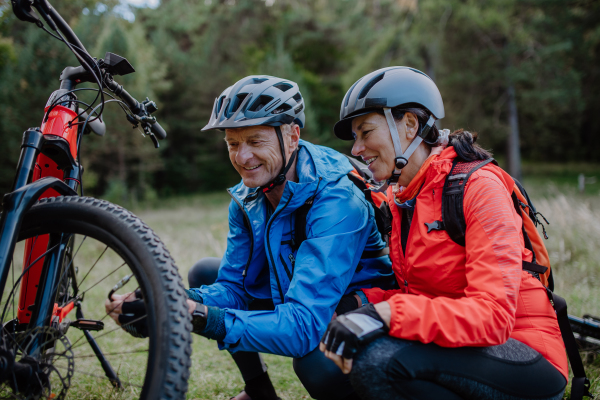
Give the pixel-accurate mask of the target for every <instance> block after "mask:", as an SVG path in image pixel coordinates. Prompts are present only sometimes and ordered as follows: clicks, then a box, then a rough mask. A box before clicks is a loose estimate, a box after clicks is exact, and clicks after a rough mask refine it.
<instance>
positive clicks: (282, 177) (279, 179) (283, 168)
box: [260, 126, 298, 193]
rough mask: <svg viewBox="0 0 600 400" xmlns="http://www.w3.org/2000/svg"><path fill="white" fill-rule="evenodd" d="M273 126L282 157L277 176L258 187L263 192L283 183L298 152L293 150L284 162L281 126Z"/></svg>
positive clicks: (267, 191)
mask: <svg viewBox="0 0 600 400" xmlns="http://www.w3.org/2000/svg"><path fill="white" fill-rule="evenodd" d="M274 128H275V133H276V134H277V139H278V140H279V148H280V149H281V155H282V157H283V165H282V166H281V171H280V172H279V175H277V177H275V179H273V180H272V181H271V182H269V183H268V184H266V185H264V186H261V187H260V188H261V189H262V191H263V193H269V192H270V191H271V190H273V189H275V187H277V186H279V185H282V184H283V183H285V181H286V179H287V178H286V176H285V175H286V174H287V173H288V171H289V170H290V168H291V167H292V164H293V163H294V160H295V159H296V154H297V153H298V149H296V150H294V152H293V153H292V155H291V157H290V160H289V161H288V162H287V164H286V162H285V144H284V142H283V134H282V133H281V128H280V127H279V126H275V127H274Z"/></svg>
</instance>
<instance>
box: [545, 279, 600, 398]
mask: <svg viewBox="0 0 600 400" xmlns="http://www.w3.org/2000/svg"><path fill="white" fill-rule="evenodd" d="M546 293H547V294H548V299H549V300H550V303H551V304H552V307H554V310H555V311H556V319H557V321H558V327H559V328H560V333H561V335H562V338H563V342H564V343H565V349H566V350H567V356H568V357H569V364H571V371H572V372H573V380H572V381H571V400H582V399H583V397H584V396H586V397H590V398H592V399H593V398H594V396H593V395H592V394H591V393H590V380H589V379H588V377H587V376H586V374H585V368H584V367H583V362H582V361H581V355H580V354H579V347H578V346H577V342H576V341H575V335H573V329H572V328H571V324H570V323H569V315H568V313H567V302H566V301H565V299H563V298H562V297H560V296H558V295H557V294H554V293H552V291H551V290H550V289H548V288H546Z"/></svg>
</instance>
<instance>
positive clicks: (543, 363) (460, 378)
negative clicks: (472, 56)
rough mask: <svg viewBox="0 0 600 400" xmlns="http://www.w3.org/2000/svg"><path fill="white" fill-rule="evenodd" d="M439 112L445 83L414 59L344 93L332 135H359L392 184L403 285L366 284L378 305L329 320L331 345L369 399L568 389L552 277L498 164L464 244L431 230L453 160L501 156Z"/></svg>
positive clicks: (468, 203) (471, 202)
mask: <svg viewBox="0 0 600 400" xmlns="http://www.w3.org/2000/svg"><path fill="white" fill-rule="evenodd" d="M443 117H444V106H443V103H442V98H441V95H440V93H439V91H438V89H437V87H436V86H435V84H434V83H433V81H432V80H431V79H430V78H429V77H428V76H426V75H425V74H423V73H422V72H420V71H417V70H415V69H411V68H406V67H390V68H385V69H381V70H378V71H375V72H373V73H371V74H369V75H366V76H365V77H363V78H361V79H360V80H359V81H358V82H357V83H355V84H354V86H352V88H350V90H349V91H348V93H347V94H346V96H345V98H344V100H343V102H342V110H341V120H340V121H339V122H338V123H337V124H336V126H335V133H336V135H337V136H338V137H339V138H341V139H346V140H351V139H354V141H355V142H354V146H353V148H352V154H354V155H355V156H360V157H362V159H363V160H364V161H365V162H366V163H367V164H368V165H369V169H370V170H371V172H372V173H373V176H374V178H375V179H376V180H380V181H381V180H386V179H388V180H391V181H392V182H395V183H394V185H393V186H392V187H390V189H389V190H388V202H389V204H390V205H391V209H392V214H393V228H392V236H391V239H390V256H391V258H392V264H393V268H394V272H395V274H396V278H397V281H398V283H399V286H400V289H397V290H389V291H384V290H381V289H364V290H363V292H364V295H365V296H366V298H364V300H366V301H365V303H366V302H367V301H368V304H366V306H365V307H361V308H359V309H357V310H356V311H353V312H351V313H347V314H344V315H342V316H340V317H338V318H337V319H336V320H335V321H332V322H331V323H330V325H329V327H328V330H327V332H326V333H325V335H324V336H323V339H322V343H321V345H320V347H321V350H322V351H324V352H325V355H326V356H327V357H329V358H331V359H332V360H333V361H335V362H336V364H337V365H338V366H339V367H340V368H341V369H342V371H343V372H344V373H349V372H352V373H351V376H350V378H351V381H352V384H353V386H354V387H355V389H356V390H357V392H358V393H359V394H360V396H361V397H362V398H364V399H378V400H385V399H405V398H406V399H560V398H562V395H563V392H564V389H565V386H566V382H567V381H566V377H567V374H568V369H567V358H566V355H565V351H564V344H563V342H562V337H561V334H560V330H559V327H558V324H557V321H556V315H555V312H554V310H553V308H552V305H551V304H550V302H549V301H548V298H547V295H546V291H545V288H544V286H543V285H542V284H541V283H540V281H539V280H538V279H537V278H536V277H535V276H533V275H532V274H530V273H528V272H526V271H524V270H523V269H522V261H523V260H525V261H531V260H532V253H531V252H530V251H529V250H527V249H526V248H525V246H524V240H523V234H522V231H521V227H522V220H521V217H520V216H519V215H518V214H517V213H516V211H515V209H514V206H513V203H512V200H511V196H510V193H511V192H512V190H513V185H514V181H513V180H512V178H511V177H510V176H509V175H508V174H506V173H505V172H504V171H503V170H501V169H500V168H498V167H497V166H495V165H494V164H492V163H488V164H486V165H485V166H484V167H482V168H480V169H478V170H477V171H476V172H474V173H473V174H472V175H471V176H470V178H468V181H467V183H466V186H465V189H464V199H463V208H464V218H465V221H466V233H465V246H464V247H463V246H460V245H458V244H457V243H455V242H454V241H452V240H451V239H450V237H449V236H448V234H447V233H446V232H445V231H444V230H443V227H442V229H440V227H439V226H438V227H435V226H434V228H433V229H432V226H433V225H432V223H433V222H435V221H441V220H442V210H441V204H442V189H443V186H444V182H445V179H446V177H447V175H448V174H449V173H450V171H451V169H452V166H453V161H461V162H482V161H481V160H486V159H489V158H491V155H490V153H488V152H487V151H485V150H483V149H482V148H481V147H479V146H477V145H476V144H474V142H475V140H476V138H477V136H476V134H471V133H469V132H466V131H462V130H459V131H456V132H454V133H452V134H451V135H450V136H449V138H448V139H449V140H448V139H446V137H445V135H444V134H441V133H440V132H439V131H438V130H437V128H436V127H435V124H434V122H435V119H439V118H443ZM446 134H447V133H446ZM447 140H448V142H447V143H448V147H447V148H445V149H443V145H444V144H445V143H444V142H446V141H447ZM403 149H405V151H403ZM459 165H461V164H459ZM463 165H464V164H463ZM453 174H456V171H455V172H453Z"/></svg>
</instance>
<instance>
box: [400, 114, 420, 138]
mask: <svg viewBox="0 0 600 400" xmlns="http://www.w3.org/2000/svg"><path fill="white" fill-rule="evenodd" d="M402 122H403V123H404V125H405V126H406V139H408V140H409V141H411V140H413V139H414V138H415V136H417V134H418V133H419V120H418V119H417V116H416V115H415V114H413V113H411V112H407V113H406V114H404V118H402Z"/></svg>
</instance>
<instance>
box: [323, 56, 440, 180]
mask: <svg viewBox="0 0 600 400" xmlns="http://www.w3.org/2000/svg"><path fill="white" fill-rule="evenodd" d="M398 106H406V107H411V106H412V107H420V108H425V109H426V110H427V111H428V112H429V113H430V114H431V116H430V118H429V120H428V121H427V123H426V124H425V126H423V127H421V132H419V135H417V137H415V139H414V140H413V141H412V142H411V144H410V145H409V146H408V148H407V149H406V151H404V152H403V151H402V145H401V143H400V136H399V135H398V129H397V127H396V123H395V121H394V118H393V117H392V112H391V108H394V107H398ZM381 109H383V112H384V115H385V117H386V120H387V123H388V126H389V129H390V135H391V136H392V142H393V143H394V150H395V152H396V159H395V165H396V168H395V170H394V171H393V172H392V179H391V181H396V180H397V179H398V177H399V176H400V170H401V169H402V168H404V167H405V166H406V164H407V163H408V159H409V158H410V156H411V155H412V153H413V152H414V151H415V150H416V149H417V147H418V146H419V144H421V142H422V141H423V139H424V138H425V137H427V134H428V133H429V130H430V129H431V128H432V126H433V124H434V123H435V120H436V119H442V118H444V103H443V101H442V95H441V94H440V91H439V90H438V88H437V86H436V85H435V83H433V81H432V80H431V78H429V77H428V76H427V75H425V74H424V73H423V72H421V71H419V70H417V69H414V68H409V67H388V68H382V69H379V70H377V71H375V72H371V73H370V74H368V75H365V76H363V77H362V78H360V79H359V80H358V81H356V83H355V84H354V85H352V87H351V88H350V90H348V92H347V93H346V96H344V100H343V101H342V106H341V109H340V120H339V121H338V122H337V123H336V124H335V126H334V128H333V130H334V132H335V135H336V136H337V137H338V138H340V139H343V140H353V139H354V136H353V135H352V119H353V118H355V117H358V116H359V115H364V114H368V113H371V112H374V111H377V110H381ZM445 140H447V138H446V139H445ZM431 144H433V143H431Z"/></svg>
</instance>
